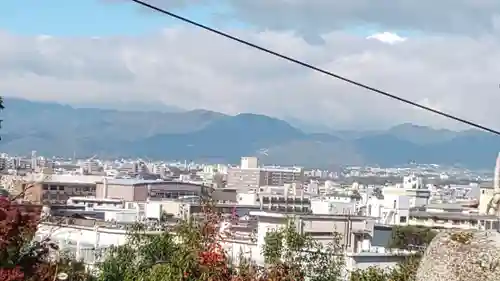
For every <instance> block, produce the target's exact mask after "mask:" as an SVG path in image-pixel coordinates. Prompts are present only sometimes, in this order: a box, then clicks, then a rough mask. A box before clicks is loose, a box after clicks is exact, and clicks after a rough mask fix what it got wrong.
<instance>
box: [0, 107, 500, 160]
mask: <svg viewBox="0 0 500 281" xmlns="http://www.w3.org/2000/svg"><path fill="white" fill-rule="evenodd" d="M5 106H6V109H5V110H4V111H3V113H2V114H1V118H2V119H3V120H4V122H3V128H2V130H1V131H0V134H1V135H2V140H1V141H0V151H2V152H8V153H14V154H29V153H30V151H31V150H37V151H38V152H39V154H41V155H73V153H74V152H76V154H77V155H80V156H86V155H93V154H98V155H99V156H134V157H149V158H157V159H179V160H181V159H191V160H201V159H202V160H205V161H214V162H215V161H217V162H219V161H225V162H232V163H235V162H237V161H238V159H239V157H240V156H243V155H257V156H259V157H260V158H261V159H262V160H263V161H264V162H266V163H274V164H288V165H290V164H296V165H307V166H311V167H334V166H336V165H339V164H355V165H358V164H365V163H366V164H380V165H387V166H392V165H398V164H405V163H408V162H410V161H416V162H419V163H440V164H462V165H464V166H469V167H474V168H483V167H486V168H488V167H492V166H493V165H494V163H495V157H496V155H497V152H498V150H499V148H500V139H499V138H498V137H496V136H493V135H491V134H487V133H483V132H479V131H475V130H468V131H463V132H455V131H450V130H435V129H432V128H428V127H423V126H416V125H413V124H402V125H399V126H395V127H393V128H390V129H388V130H385V131H381V130H378V131H364V132H356V131H334V132H332V133H330V134H327V133H315V134H312V133H308V132H305V131H303V130H300V129H298V128H296V127H294V126H292V125H290V124H289V123H287V122H285V121H282V120H278V119H276V118H271V117H268V116H263V115H257V114H239V115H236V116H228V115H224V114H221V113H217V112H212V111H207V110H194V111H174V112H160V111H150V112H141V111H137V110H130V111H117V110H110V109H92V108H73V107H70V106H66V105H60V104H56V103H42V102H31V101H26V100H20V99H12V98H7V99H5Z"/></svg>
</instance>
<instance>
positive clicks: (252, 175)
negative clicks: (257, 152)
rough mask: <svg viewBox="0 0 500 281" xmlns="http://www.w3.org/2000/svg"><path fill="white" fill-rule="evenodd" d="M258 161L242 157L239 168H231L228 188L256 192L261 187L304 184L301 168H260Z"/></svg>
mask: <svg viewBox="0 0 500 281" xmlns="http://www.w3.org/2000/svg"><path fill="white" fill-rule="evenodd" d="M256 159H257V158H256V157H242V159H241V165H240V166H239V167H231V168H229V169H228V172H227V184H226V187H227V188H230V189H250V190H252V189H253V190H256V189H258V188H259V187H261V186H283V185H285V184H291V183H303V182H304V169H303V168H301V167H259V166H258V160H256Z"/></svg>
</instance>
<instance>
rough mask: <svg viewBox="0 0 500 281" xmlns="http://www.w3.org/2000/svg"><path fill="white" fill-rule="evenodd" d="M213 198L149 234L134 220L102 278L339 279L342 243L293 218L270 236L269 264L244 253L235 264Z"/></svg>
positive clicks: (110, 280)
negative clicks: (196, 212) (327, 240)
mask: <svg viewBox="0 0 500 281" xmlns="http://www.w3.org/2000/svg"><path fill="white" fill-rule="evenodd" d="M211 204H212V203H211V202H208V203H206V205H205V206H204V208H203V209H204V212H203V216H202V217H201V218H199V219H195V218H191V219H190V220H187V221H184V222H183V223H181V224H179V225H178V226H176V227H174V228H173V229H168V230H166V231H163V232H162V233H160V234H148V232H147V231H146V229H145V227H144V226H143V225H139V224H138V225H135V226H134V227H133V228H132V229H130V231H129V234H128V243H127V244H125V245H121V246H116V247H113V248H111V249H110V250H109V251H108V252H107V253H106V254H105V257H104V260H103V261H102V262H101V263H100V264H99V266H98V267H99V269H100V272H101V274H100V276H99V280H102V281H115V280H116V281H118V280H120V281H121V280H125V281H132V280H141V281H174V280H175V281H178V280H193V281H194V280H196V281H199V280H210V281H263V280H275V281H280V280H281V281H285V280H290V281H291V280H304V279H305V278H306V277H308V278H309V280H312V281H323V280H325V281H327V280H328V281H336V280H340V278H341V275H342V274H341V270H342V269H343V258H342V256H341V255H339V252H338V251H339V250H340V248H339V247H338V243H332V246H322V245H321V244H318V243H316V242H315V241H314V239H312V238H311V237H309V236H307V235H303V234H299V233H298V232H297V231H296V229H295V226H294V225H293V223H290V224H288V225H287V226H286V227H284V228H282V229H279V230H276V231H272V232H269V233H268V235H267V236H266V238H265V239H266V243H265V247H264V250H263V254H264V257H265V259H266V266H265V267H264V268H260V267H258V266H256V265H255V264H254V263H252V262H251V261H249V260H247V259H245V258H244V257H243V256H242V255H240V257H241V258H240V259H239V262H238V264H237V265H233V262H234V261H231V260H230V259H229V257H228V255H227V253H226V252H225V251H224V249H223V247H222V244H221V243H222V242H221V241H223V240H224V239H225V238H224V235H223V234H222V233H221V232H220V229H219V224H220V222H221V220H222V218H221V215H220V214H218V213H217V212H216V211H215V209H214V208H213V207H211V206H212V205H211ZM174 233H175V234H174ZM335 237H336V241H335V242H337V239H338V236H335Z"/></svg>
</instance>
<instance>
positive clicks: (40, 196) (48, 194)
mask: <svg viewBox="0 0 500 281" xmlns="http://www.w3.org/2000/svg"><path fill="white" fill-rule="evenodd" d="M95 192H96V184H95V183H82V182H50V181H44V182H37V183H34V184H33V185H31V187H29V188H28V189H27V190H26V191H25V195H24V199H25V200H28V201H30V202H32V203H43V204H51V205H52V204H65V203H66V201H67V200H68V199H69V198H70V197H74V196H95Z"/></svg>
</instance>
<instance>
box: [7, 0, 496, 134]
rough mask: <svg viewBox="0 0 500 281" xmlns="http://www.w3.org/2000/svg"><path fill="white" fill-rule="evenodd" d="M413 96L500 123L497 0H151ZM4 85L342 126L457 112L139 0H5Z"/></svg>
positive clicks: (18, 91) (97, 100)
mask: <svg viewBox="0 0 500 281" xmlns="http://www.w3.org/2000/svg"><path fill="white" fill-rule="evenodd" d="M150 3H152V4H155V5H159V6H161V7H162V8H166V9H170V10H172V11H175V12H178V13H179V14H181V15H185V16H188V17H190V18H192V19H194V20H197V21H200V22H202V23H205V24H209V25H212V26H215V27H217V28H220V29H222V30H224V31H226V32H229V33H231V34H234V35H237V36H239V37H241V38H243V39H247V40H250V41H252V42H255V43H257V44H260V45H262V46H265V47H268V48H272V49H273V50H276V51H279V52H281V53H283V54H286V55H289V56H293V57H296V58H298V59H300V60H304V61H306V62H309V63H312V64H315V65H317V66H319V67H321V68H324V69H327V70H329V71H332V72H335V73H337V74H340V75H343V76H346V77H349V78H352V79H355V80H358V81H360V82H363V83H366V84H369V85H371V86H373V87H377V88H380V89H383V90H386V91H389V92H391V93H394V94H397V95H400V96H402V97H404V98H407V99H411V100H413V101H416V102H420V103H422V104H425V105H428V106H431V107H434V108H436V109H439V110H443V111H447V112H450V113H452V114H457V115H460V116H461V117H464V118H470V119H472V120H474V121H477V122H480V123H483V124H485V125H488V126H492V127H495V128H497V129H500V110H498V107H499V105H500V88H499V83H500V1H498V0H439V1H435V0H433V1H431V0H419V1H415V0H377V1H374V0H217V1H215V0H212V1H210V0H204V1H202V0H184V1H183V0H150ZM0 94H1V95H4V96H14V97H23V98H28V99H33V100H48V101H59V102H62V103H69V104H74V105H78V104H107V105H109V104H112V103H113V102H114V101H121V102H129V103H130V102H140V106H142V107H144V110H148V109H149V107H148V104H154V105H156V106H158V104H165V105H170V106H176V107H181V108H185V109H194V108H204V109H209V110H215V111H220V112H225V113H230V114H236V113H240V112H254V113H263V114H268V115H271V116H276V117H280V118H286V119H299V120H303V121H304V122H307V123H316V124H320V125H325V126H329V127H331V128H337V129H339V128H351V129H366V128H381V127H387V126H390V125H394V124H397V123H404V122H413V123H416V124H422V125H432V126H435V127H448V128H456V123H453V122H447V121H445V120H444V119H443V118H441V117H438V116H434V115H432V114H429V113H425V112H422V111H421V110H415V109H412V108H409V107H408V106H406V105H401V104H399V103H397V102H395V101H392V100H388V99H387V98H384V97H380V96H377V95H376V94H374V93H370V92H367V91H366V90H362V89H357V88H356V87H354V86H351V85H348V84H345V83H344V82H341V81H337V80H334V79H331V78H329V77H326V76H324V75H321V74H318V73H315V72H312V71H309V70H307V69H303V68H301V67H299V66H296V65H293V64H291V63H288V62H285V61H282V60H279V59H276V58H274V57H271V56H269V55H267V54H263V53H260V52H259V51H256V50H253V49H250V48H248V47H246V46H242V45H239V44H237V43H235V42H231V41H228V40H226V39H224V38H221V37H217V36H215V35H213V34H209V33H206V32H205V31H203V30H199V29H195V28H193V27H189V26H187V25H185V24H183V23H181V22H178V21H175V20H172V19H169V18H167V17H165V16H162V15H159V14H156V13H153V12H150V11H146V10H145V9H143V8H138V6H137V5H135V4H133V3H130V1H127V0H78V1H67V0H46V1H39V0H18V1H3V3H1V4H0Z"/></svg>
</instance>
